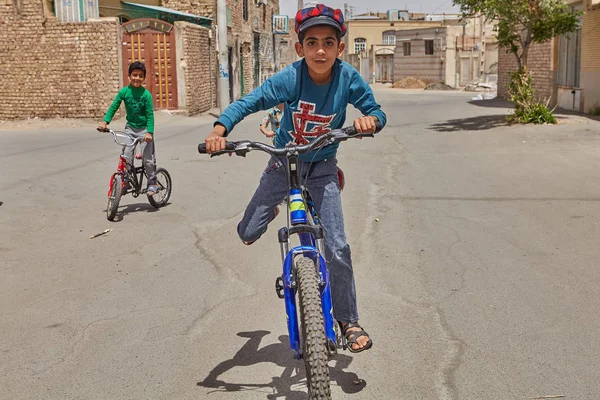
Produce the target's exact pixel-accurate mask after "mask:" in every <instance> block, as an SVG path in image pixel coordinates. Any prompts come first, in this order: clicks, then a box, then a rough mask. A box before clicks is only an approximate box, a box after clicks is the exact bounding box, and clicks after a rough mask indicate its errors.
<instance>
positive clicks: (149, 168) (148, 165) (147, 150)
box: [123, 124, 156, 186]
mask: <svg viewBox="0 0 600 400" xmlns="http://www.w3.org/2000/svg"><path fill="white" fill-rule="evenodd" d="M125 132H126V133H128V134H130V135H132V136H134V137H142V138H143V137H144V136H146V133H147V132H148V131H147V130H146V128H141V129H137V128H134V127H133V126H130V125H129V124H127V125H125ZM134 151H135V148H134V147H133V146H126V147H125V151H124V153H123V155H124V156H125V158H126V159H127V161H128V162H129V163H130V164H131V165H133V157H134V154H133V152H134ZM140 152H141V153H142V163H143V164H144V170H145V171H146V174H147V175H148V186H151V185H156V155H155V153H154V140H153V141H151V142H145V141H143V140H142V141H141V142H140Z"/></svg>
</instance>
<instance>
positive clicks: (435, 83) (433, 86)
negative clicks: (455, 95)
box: [425, 82, 454, 90]
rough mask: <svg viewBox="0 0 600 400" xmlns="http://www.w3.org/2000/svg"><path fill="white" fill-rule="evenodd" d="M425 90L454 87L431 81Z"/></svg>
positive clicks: (451, 88) (450, 88)
mask: <svg viewBox="0 0 600 400" xmlns="http://www.w3.org/2000/svg"><path fill="white" fill-rule="evenodd" d="M425 90H454V88H453V87H452V86H449V85H446V84H445V83H442V82H433V83H430V84H429V85H427V86H426V87H425Z"/></svg>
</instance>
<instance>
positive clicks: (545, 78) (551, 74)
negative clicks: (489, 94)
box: [498, 40, 556, 104]
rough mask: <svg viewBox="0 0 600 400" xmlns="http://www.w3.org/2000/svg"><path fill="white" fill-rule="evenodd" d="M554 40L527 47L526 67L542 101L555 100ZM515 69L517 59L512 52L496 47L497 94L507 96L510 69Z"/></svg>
mask: <svg viewBox="0 0 600 400" xmlns="http://www.w3.org/2000/svg"><path fill="white" fill-rule="evenodd" d="M554 60H555V45H554V40H551V41H548V42H546V43H534V44H532V45H531V47H530V49H529V56H528V62H527V64H528V68H529V71H530V72H531V75H532V77H533V87H534V89H535V92H536V96H537V97H538V98H540V99H541V100H542V101H546V100H548V99H550V100H551V104H552V103H553V102H554V101H555V97H556V93H555V88H556V68H555V65H554ZM516 70H517V60H516V58H515V56H514V54H513V53H510V52H508V53H507V52H506V49H504V48H499V49H498V95H499V96H502V97H505V98H506V97H507V96H508V93H507V90H506V87H507V85H508V83H509V82H510V76H509V75H508V74H509V73H510V72H511V71H516Z"/></svg>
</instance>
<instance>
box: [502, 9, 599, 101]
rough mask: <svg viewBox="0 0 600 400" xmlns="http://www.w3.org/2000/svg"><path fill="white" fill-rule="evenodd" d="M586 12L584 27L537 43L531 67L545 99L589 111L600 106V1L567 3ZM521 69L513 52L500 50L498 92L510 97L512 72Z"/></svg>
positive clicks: (582, 23)
mask: <svg viewBox="0 0 600 400" xmlns="http://www.w3.org/2000/svg"><path fill="white" fill-rule="evenodd" d="M566 3H567V4H568V5H569V6H570V7H571V8H572V9H573V10H583V11H584V15H583V17H582V18H581V24H580V28H579V29H578V30H577V31H575V32H573V33H570V34H568V35H563V36H560V37H556V38H554V39H552V40H550V41H548V42H546V43H541V44H533V45H532V46H531V48H530V51H529V57H528V67H529V70H530V71H531V74H532V76H533V86H534V88H535V89H536V94H537V96H538V97H539V98H540V99H541V100H549V102H550V105H551V106H554V105H558V106H559V107H561V108H564V109H569V110H575V111H581V112H589V111H590V109H591V108H592V107H595V106H600V0H583V1H582V0H566ZM516 69H517V62H516V59H515V57H514V55H513V54H512V53H507V52H506V51H504V50H502V49H501V50H500V55H499V63H498V93H499V95H501V96H504V97H506V96H507V92H506V86H507V84H508V82H509V75H508V74H509V72H510V71H515V70H516Z"/></svg>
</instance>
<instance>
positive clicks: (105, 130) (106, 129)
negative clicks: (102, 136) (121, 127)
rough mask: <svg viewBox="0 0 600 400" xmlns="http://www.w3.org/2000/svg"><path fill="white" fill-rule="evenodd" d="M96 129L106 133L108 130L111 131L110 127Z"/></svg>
mask: <svg viewBox="0 0 600 400" xmlns="http://www.w3.org/2000/svg"><path fill="white" fill-rule="evenodd" d="M96 130H97V131H98V132H105V133H106V132H110V129H108V128H104V129H100V128H96Z"/></svg>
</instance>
